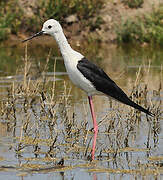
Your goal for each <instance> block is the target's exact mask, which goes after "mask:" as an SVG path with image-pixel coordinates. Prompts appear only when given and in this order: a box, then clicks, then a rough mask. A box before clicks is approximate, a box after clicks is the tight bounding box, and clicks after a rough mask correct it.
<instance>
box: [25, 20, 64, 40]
mask: <svg viewBox="0 0 163 180" xmlns="http://www.w3.org/2000/svg"><path fill="white" fill-rule="evenodd" d="M60 32H62V27H61V25H60V24H59V22H58V21H56V20H55V19H49V20H47V21H45V22H44V24H43V27H42V30H41V31H40V32H38V33H36V34H34V35H33V36H31V37H29V38H27V39H25V40H23V41H22V42H26V41H28V40H31V39H33V38H35V37H37V36H41V35H43V34H49V35H51V36H53V37H55V38H56V37H58V36H57V35H58V34H59V33H60Z"/></svg>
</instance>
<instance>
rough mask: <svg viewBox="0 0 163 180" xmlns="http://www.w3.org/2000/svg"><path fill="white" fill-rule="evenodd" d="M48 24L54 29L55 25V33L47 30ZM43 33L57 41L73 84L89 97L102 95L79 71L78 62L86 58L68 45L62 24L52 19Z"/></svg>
mask: <svg viewBox="0 0 163 180" xmlns="http://www.w3.org/2000/svg"><path fill="white" fill-rule="evenodd" d="M48 24H50V25H51V26H52V28H53V25H54V27H55V31H54V30H53V29H52V28H51V29H50V30H49V29H48V28H47V27H48ZM42 31H43V32H45V33H48V34H50V35H51V36H53V37H54V39H55V40H56V42H57V44H58V46H59V48H60V51H61V54H62V57H63V59H64V64H65V67H66V70H67V73H68V75H69V78H70V80H71V81H72V82H73V84H75V85H76V86H77V87H79V88H80V89H82V90H84V91H85V92H86V93H87V94H88V96H91V95H95V94H101V93H100V92H99V91H97V90H96V89H95V88H94V86H93V85H92V83H91V82H90V81H89V80H87V79H86V78H85V77H84V76H83V74H82V73H81V72H80V71H79V70H78V69H77V64H78V62H79V61H80V60H81V59H82V58H84V56H83V55H82V54H80V53H79V52H77V51H75V50H73V49H72V48H71V46H70V44H69V43H68V41H67V39H66V37H65V35H64V33H63V30H62V27H61V26H60V24H59V23H58V22H57V21H55V20H54V19H50V20H48V21H46V22H45V23H44V25H43V28H42ZM49 31H51V32H49Z"/></svg>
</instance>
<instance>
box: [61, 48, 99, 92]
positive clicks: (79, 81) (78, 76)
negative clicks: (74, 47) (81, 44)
mask: <svg viewBox="0 0 163 180" xmlns="http://www.w3.org/2000/svg"><path fill="white" fill-rule="evenodd" d="M83 57H84V56H83V55H81V54H80V53H78V52H76V51H74V52H73V53H71V54H69V55H67V54H65V55H63V58H64V63H65V67H66V70H67V73H68V75H69V78H70V80H71V81H72V82H73V83H74V84H75V85H76V86H77V87H79V88H80V89H82V90H84V91H85V92H86V93H87V94H88V95H95V94H99V93H98V91H97V90H96V89H95V87H94V86H93V84H92V83H91V82H90V81H89V80H87V79H86V78H85V77H84V75H83V74H82V73H81V72H80V71H79V70H78V68H77V64H78V61H80V60H81V59H82V58H83Z"/></svg>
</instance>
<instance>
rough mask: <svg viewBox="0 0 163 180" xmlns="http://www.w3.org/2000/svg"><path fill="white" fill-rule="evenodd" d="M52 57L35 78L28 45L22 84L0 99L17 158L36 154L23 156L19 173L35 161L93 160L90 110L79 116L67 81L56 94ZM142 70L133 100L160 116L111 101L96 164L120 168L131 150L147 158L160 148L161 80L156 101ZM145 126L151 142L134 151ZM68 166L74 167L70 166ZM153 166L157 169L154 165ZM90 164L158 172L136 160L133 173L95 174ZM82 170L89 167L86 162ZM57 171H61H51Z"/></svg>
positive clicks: (101, 129)
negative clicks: (50, 64)
mask: <svg viewBox="0 0 163 180" xmlns="http://www.w3.org/2000/svg"><path fill="white" fill-rule="evenodd" d="M50 53H51V51H49V55H48V57H47V60H46V65H45V67H44V68H43V71H42V72H40V75H39V78H36V79H35V80H33V79H32V78H33V76H30V75H31V72H30V70H31V61H30V58H29V57H28V55H27V47H26V50H25V57H24V59H23V61H24V67H23V72H24V77H23V80H22V81H20V82H15V81H14V82H13V85H12V88H11V89H9V90H8V95H7V99H5V100H4V101H1V108H0V115H1V119H3V121H4V123H6V124H7V131H8V132H10V134H12V137H13V138H14V143H13V144H11V149H12V150H13V151H14V152H15V154H16V155H17V157H18V158H20V157H23V156H25V155H26V153H27V152H29V151H30V153H31V154H32V158H30V157H25V158H23V160H24V164H23V165H21V166H20V167H19V168H20V169H21V171H23V170H24V169H27V166H28V165H29V164H32V163H33V161H37V160H38V161H41V162H46V161H48V162H49V163H50V164H56V163H57V162H58V161H59V159H61V158H64V160H72V159H80V160H84V159H86V158H87V159H89V158H90V152H91V140H92V135H93V132H92V129H91V127H90V126H89V122H88V120H89V118H88V114H89V111H88V110H86V109H87V106H88V104H85V103H84V104H83V105H82V106H80V108H81V112H80V109H78V111H79V112H78V113H77V111H76V104H73V103H72V102H71V99H70V94H71V88H69V87H68V86H67V83H66V82H64V81H63V84H62V85H63V91H61V92H56V77H55V75H54V77H53V81H52V82H51V81H49V80H48V78H47V77H46V76H45V72H46V71H47V64H48V61H49V58H50ZM55 67H56V60H55V61H54V72H55ZM141 71H142V69H141V68H140V69H139V71H138V73H137V78H136V81H135V84H134V86H133V89H132V92H131V98H132V99H133V100H134V101H135V102H137V103H139V104H141V105H143V106H144V107H146V108H147V107H149V109H150V110H151V111H152V112H153V113H155V114H156V116H155V117H154V118H153V117H149V116H146V115H142V114H141V113H140V112H139V111H137V110H134V109H131V108H127V107H126V106H124V105H122V104H119V103H118V104H117V103H116V102H115V101H112V100H110V112H109V113H107V114H105V115H104V117H102V118H101V119H100V120H99V135H98V140H97V150H96V158H97V159H98V160H99V161H97V164H98V162H103V163H104V162H105V161H111V162H112V163H113V165H114V164H117V167H120V166H121V165H122V167H123V158H124V156H123V155H122V154H126V155H125V156H126V159H127V156H128V157H130V155H129V154H128V153H129V152H144V153H145V154H147V156H149V153H150V150H151V149H152V148H154V147H157V146H158V139H159V133H160V118H161V113H162V112H161V111H162V110H161V109H160V108H161V104H162V100H161V91H162V81H160V82H159V83H160V85H159V88H158V90H157V98H158V99H159V98H160V100H159V101H153V100H152V98H153V97H154V95H153V94H152V93H151V92H150V91H149V89H148V86H147V84H146V83H144V84H141V81H140V80H142V79H141V78H142V77H141V75H142V73H140V72H141ZM18 72H19V71H18ZM149 73H150V66H149V68H148V69H147V70H146V71H145V72H144V74H145V76H144V77H145V78H147V76H148V75H149ZM144 74H143V75H144ZM161 78H162V77H161ZM146 82H147V81H146ZM108 106H109V105H108ZM113 107H114V109H113ZM83 109H84V110H83ZM83 111H84V112H83ZM81 114H82V116H81ZM83 114H84V115H83ZM142 125H144V126H145V128H146V129H145V131H143V132H145V133H146V136H147V139H146V140H145V141H144V144H145V145H142V146H143V147H142V148H136V141H137V137H138V136H139V130H140V129H141V128H142ZM129 161H130V160H129V159H127V162H128V163H130V162H129ZM70 164H76V163H74V162H71V163H70ZM79 164H81V163H79ZM79 164H78V165H74V166H73V167H72V166H68V167H65V168H67V169H68V170H71V169H72V168H75V167H77V166H78V167H79ZM153 164H154V166H156V164H155V163H153ZM89 166H91V168H92V171H98V172H101V171H102V172H103V171H104V172H111V173H117V172H118V173H131V174H132V173H137V174H141V173H145V174H146V173H148V171H149V173H150V174H151V173H156V171H155V170H151V169H152V167H147V166H146V164H144V163H139V161H138V162H135V166H136V169H135V168H134V167H133V166H131V168H132V169H135V170H131V171H129V170H128V171H127V170H126V171H125V169H124V170H123V171H121V170H119V169H118V170H117V172H115V170H112V169H106V167H105V166H104V167H103V168H102V170H101V168H100V169H99V168H97V170H96V169H94V165H92V164H89ZM29 167H31V168H30V169H31V171H32V169H36V167H35V166H34V168H33V166H32V165H31V166H28V168H29ZM84 167H88V164H87V165H85V166H84ZM144 167H145V171H141V168H144ZM43 168H44V166H39V167H37V170H39V169H40V171H42V170H43ZM122 169H123V168H122ZM137 169H138V170H137ZM65 170H66V169H65ZM33 171H34V170H33ZM53 171H57V170H56V169H55V170H54V169H53ZM158 174H159V170H158Z"/></svg>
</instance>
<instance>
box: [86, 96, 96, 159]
mask: <svg viewBox="0 0 163 180" xmlns="http://www.w3.org/2000/svg"><path fill="white" fill-rule="evenodd" d="M88 99H89V105H90V109H91V114H92V119H93V128H94V137H93V145H92V160H94V159H95V157H94V155H95V147H96V138H97V133H98V125H97V122H96V116H95V112H94V107H93V102H92V96H88Z"/></svg>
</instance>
